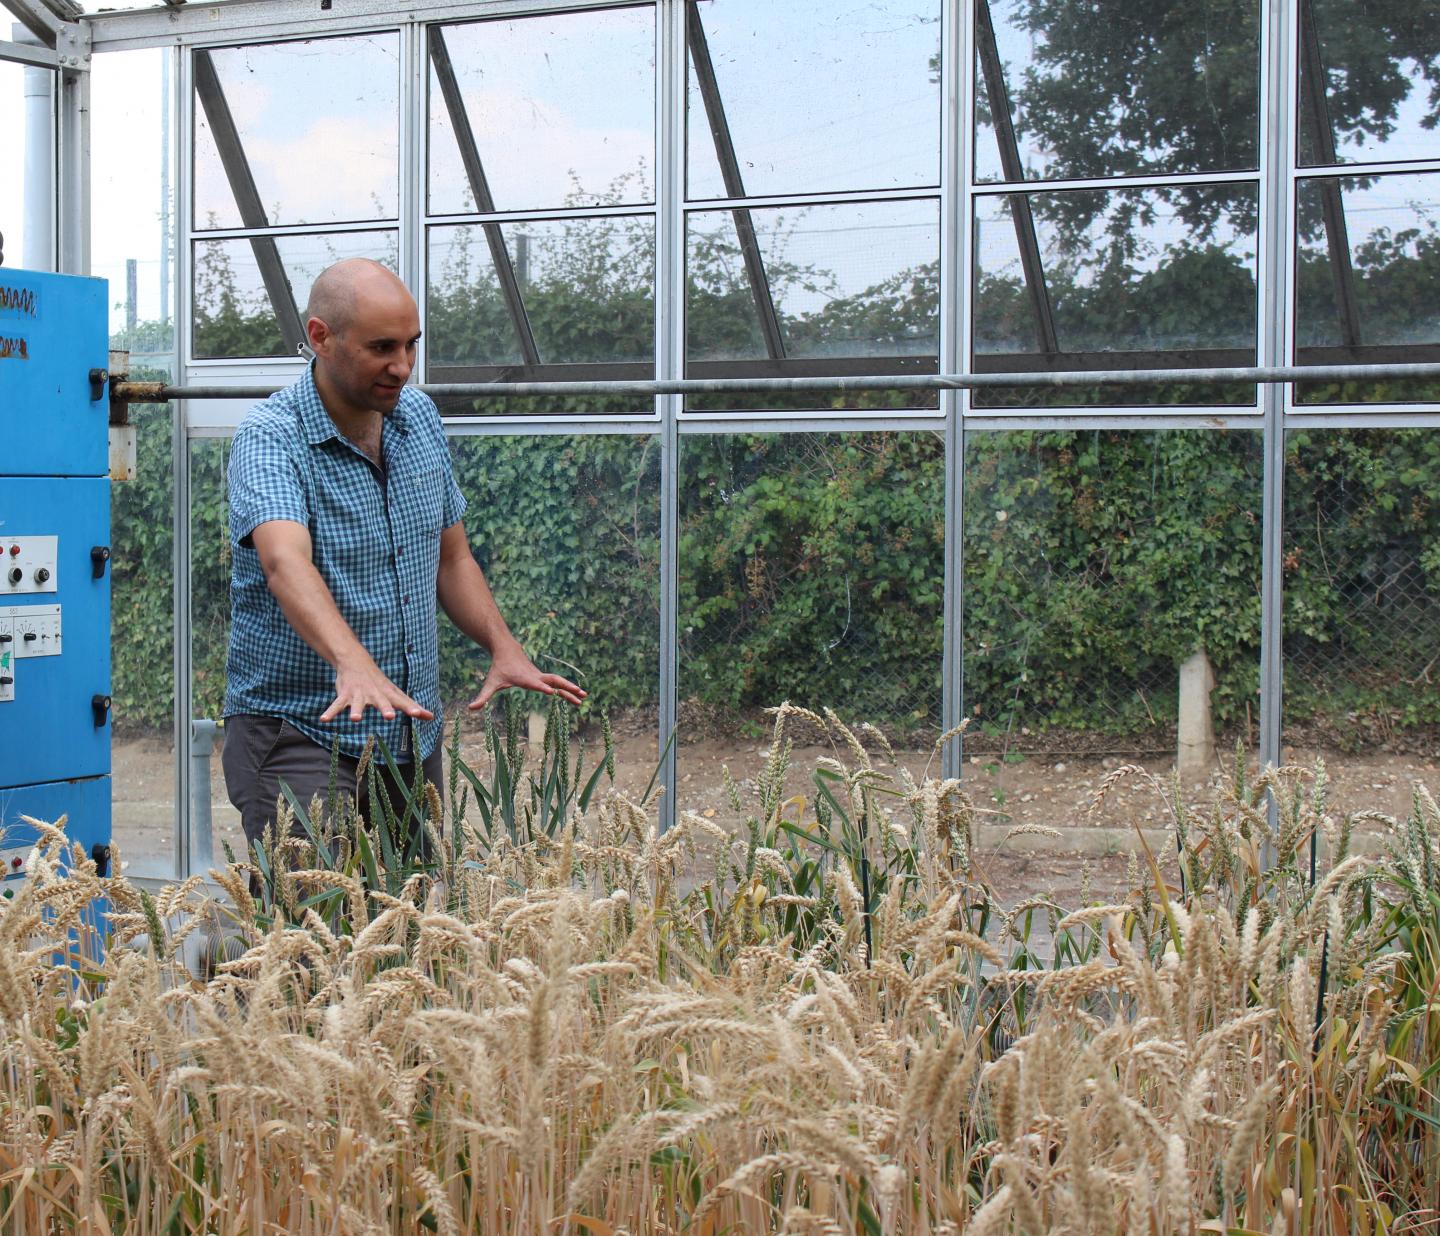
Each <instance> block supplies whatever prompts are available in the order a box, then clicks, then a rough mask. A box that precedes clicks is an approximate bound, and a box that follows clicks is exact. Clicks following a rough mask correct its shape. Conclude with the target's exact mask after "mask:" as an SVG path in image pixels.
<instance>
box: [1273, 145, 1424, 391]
mask: <svg viewBox="0 0 1440 1236" xmlns="http://www.w3.org/2000/svg"><path fill="white" fill-rule="evenodd" d="M1296 192H1297V198H1296V214H1297V219H1298V225H1297V229H1296V232H1297V235H1296V244H1297V246H1298V250H1299V252H1298V255H1297V268H1296V293H1295V300H1296V307H1295V339H1296V360H1297V362H1298V363H1300V364H1305V363H1307V362H1308V363H1313V364H1354V363H1357V362H1359V363H1364V362H1385V361H1404V360H1411V361H1420V360H1435V359H1436V357H1437V355H1440V352H1437V348H1436V345H1437V344H1440V302H1437V300H1436V297H1435V295H1434V293H1433V288H1434V286H1435V281H1436V279H1437V278H1440V207H1437V206H1436V201H1437V194H1440V175H1437V174H1435V173H1428V174H1427V173H1410V174H1402V175H1397V176H1371V177H1365V178H1361V177H1354V176H1342V177H1338V178H1327V179H1324V180H1319V179H1315V180H1301V181H1299V182H1298V185H1297V189H1296ZM1296 398H1297V400H1298V401H1299V402H1301V403H1346V402H1359V401H1366V400H1369V401H1376V402H1400V401H1410V400H1415V401H1434V400H1436V399H1440V384H1437V383H1435V382H1433V381H1432V382H1425V381H1410V382H1384V383H1345V384H1343V385H1342V384H1337V383H1309V384H1304V385H1301V386H1297V388H1296Z"/></svg>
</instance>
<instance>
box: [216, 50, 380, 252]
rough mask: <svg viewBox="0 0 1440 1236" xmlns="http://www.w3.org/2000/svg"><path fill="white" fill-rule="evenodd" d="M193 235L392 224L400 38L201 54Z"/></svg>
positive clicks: (218, 51) (217, 51)
mask: <svg viewBox="0 0 1440 1236" xmlns="http://www.w3.org/2000/svg"><path fill="white" fill-rule="evenodd" d="M192 67H193V70H194V76H195V227H196V228H198V229H202V230H204V229H209V228H246V229H252V228H263V227H278V226H282V225H287V224H311V223H316V224H325V223H341V222H366V221H369V220H372V219H395V218H398V217H399V213H400V187H399V186H400V122H399V115H400V78H399V36H398V35H396V34H394V33H386V34H367V35H360V36H356V37H353V38H340V39H306V40H304V41H302V42H293V43H266V44H259V45H256V46H248V47H222V48H212V49H207V48H197V49H196V51H195V53H194V59H193V61H192Z"/></svg>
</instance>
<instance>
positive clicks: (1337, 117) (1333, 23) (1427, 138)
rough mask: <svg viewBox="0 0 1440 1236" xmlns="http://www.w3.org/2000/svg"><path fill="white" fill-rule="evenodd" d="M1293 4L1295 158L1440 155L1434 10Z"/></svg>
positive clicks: (1439, 42) (1350, 0) (1328, 160)
mask: <svg viewBox="0 0 1440 1236" xmlns="http://www.w3.org/2000/svg"><path fill="white" fill-rule="evenodd" d="M1298 7H1299V10H1300V23H1299V28H1300V59H1299V63H1300V162H1301V163H1302V164H1309V165H1314V164H1335V163H1360V162H1368V161H1370V160H1376V161H1379V160H1382V159H1383V160H1396V159H1434V158H1437V157H1440V134H1437V129H1436V122H1437V121H1440V10H1437V9H1436V8H1435V6H1434V5H1433V4H1409V3H1403V2H1402V3H1394V2H1392V0H1308V2H1307V3H1302V4H1300V5H1299V6H1298ZM1312 14H1313V17H1312ZM1317 80H1320V81H1323V82H1324V83H1325V89H1324V91H1323V93H1317V92H1316V91H1315V89H1314V84H1315V82H1316V81H1317Z"/></svg>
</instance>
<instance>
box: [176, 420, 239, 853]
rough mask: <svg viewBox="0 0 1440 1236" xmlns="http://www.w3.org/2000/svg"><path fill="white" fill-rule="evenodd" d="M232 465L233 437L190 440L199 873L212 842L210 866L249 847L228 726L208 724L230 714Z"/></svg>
mask: <svg viewBox="0 0 1440 1236" xmlns="http://www.w3.org/2000/svg"><path fill="white" fill-rule="evenodd" d="M229 466H230V439H228V438H194V439H191V441H190V623H191V636H190V656H191V680H190V689H191V692H192V699H191V703H192V705H193V708H194V720H193V722H192V725H191V737H190V744H191V764H190V779H191V786H190V801H191V803H192V810H191V818H190V825H191V828H192V830H193V831H192V833H191V842H190V846H191V854H192V856H193V858H194V860H195V866H196V869H197V870H204V869H205V866H206V863H207V859H206V857H205V855H206V846H207V845H208V847H209V859H208V862H209V863H210V864H211V865H213V864H214V863H224V862H225V861H226V857H225V849H224V847H225V846H226V845H229V847H230V849H231V851H232V852H233V853H234V854H236V855H237V856H243V855H244V853H245V849H246V846H245V833H244V831H243V830H242V829H241V827H240V813H239V812H238V811H236V810H235V808H234V807H232V806H231V805H230V796H229V794H228V793H227V792H226V790H225V774H224V771H223V769H222V768H221V766H220V751H221V748H222V747H223V745H224V737H223V730H222V731H221V732H220V733H218V734H214V736H213V737H211V734H212V733H213V731H210V730H209V729H208V727H209V726H211V725H213V724H214V723H215V722H218V721H221V719H222V718H223V717H224V713H225V656H226V653H227V652H228V650H229V646H230V500H229V491H228V488H227V485H226V477H227V474H228V470H229ZM207 757H208V760H207ZM206 772H208V777H207V776H205V775H204V773H206ZM207 821H208V827H207ZM207 834H208V835H207Z"/></svg>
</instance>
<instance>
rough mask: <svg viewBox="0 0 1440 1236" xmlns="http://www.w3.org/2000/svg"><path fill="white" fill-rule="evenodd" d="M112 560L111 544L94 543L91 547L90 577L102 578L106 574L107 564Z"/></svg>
mask: <svg viewBox="0 0 1440 1236" xmlns="http://www.w3.org/2000/svg"><path fill="white" fill-rule="evenodd" d="M109 561H110V546H108V545H94V546H92V547H91V549H90V578H91V579H102V578H104V575H105V564H106V563H107V562H109Z"/></svg>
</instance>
